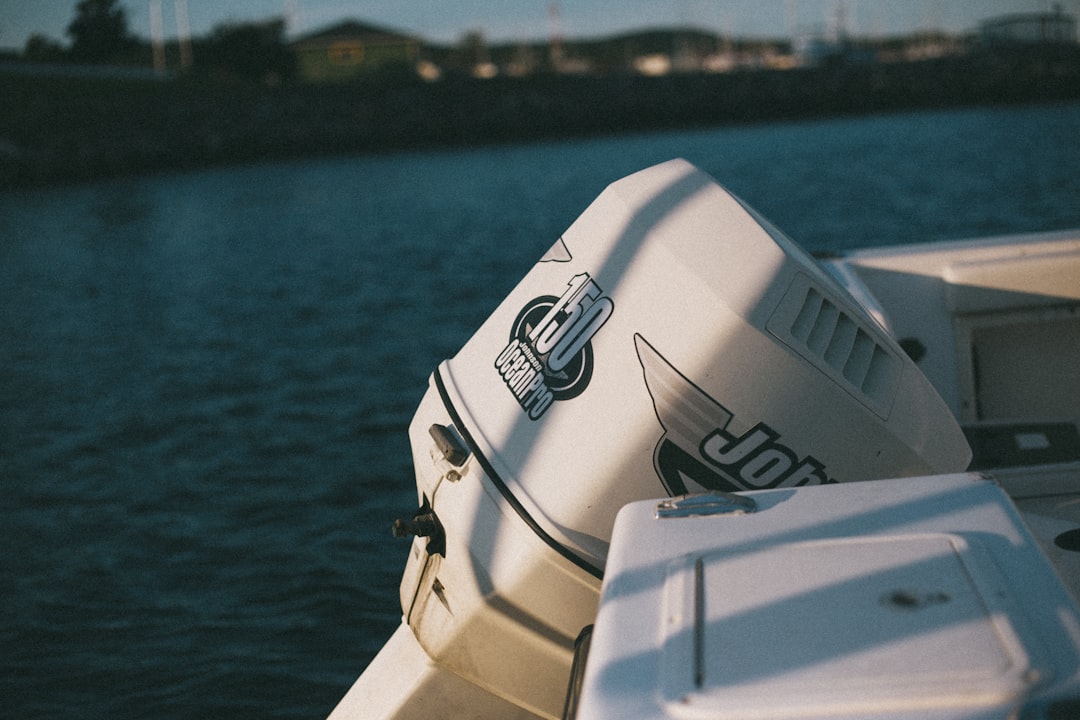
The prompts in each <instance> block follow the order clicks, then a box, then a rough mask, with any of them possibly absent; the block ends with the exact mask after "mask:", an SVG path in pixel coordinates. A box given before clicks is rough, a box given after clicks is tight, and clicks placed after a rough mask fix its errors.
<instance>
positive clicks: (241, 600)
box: [0, 105, 1080, 718]
mask: <svg viewBox="0 0 1080 720" xmlns="http://www.w3.org/2000/svg"><path fill="white" fill-rule="evenodd" d="M1078 138H1080V106H1077V105H1064V106H1047V107H1028V108H1019V109H978V110H964V111H953V112H935V113H918V114H905V115H892V116H882V117H870V118H860V119H841V120H831V121H821V122H813V123H802V124H784V125H763V126H756V127H744V128H728V129H716V130H701V131H694V132H678V133H664V134H650V135H636V136H629V137H619V138H606V139H595V140H588V141H580V142H564V143H547V144H537V145H517V146H507V147H499V148H487V149H476V150H467V151H448V152H433V153H424V154H404V155H393V156H384V157H365V158H346V159H333V160H318V161H310V162H296V163H281V164H268V165H262V166H253V167H245V168H237V169H227V170H215V171H207V172H199V173H193V174H182V175H162V176H152V177H143V178H131V179H122V180H115V181H109V182H104V183H101V184H96V185H90V186H79V187H71V188H61V189H50V190H39V191H33V192H17V193H8V194H6V195H5V194H0V482H2V487H3V495H2V497H0V540H2V543H3V545H2V547H3V550H2V552H0V603H2V605H0V607H2V608H3V618H4V620H3V622H2V623H0V697H2V698H3V705H4V707H5V714H8V715H9V716H10V717H18V718H31V717H49V718H64V717H72V718H75V717H78V718H82V717H109V718H129V717H130V718H134V717H148V716H156V717H190V718H205V717H230V718H242V717H260V718H262V717H290V718H312V717H321V716H323V715H325V714H326V713H327V712H329V711H330V709H331V708H332V707H333V705H334V704H335V702H336V701H337V699H338V698H339V697H340V696H341V695H342V694H343V693H344V692H345V690H346V689H347V687H348V686H349V684H350V683H351V682H352V681H353V679H354V678H355V677H356V675H357V674H358V673H359V672H360V670H361V669H362V668H363V667H364V665H365V664H366V663H367V662H368V661H369V660H370V659H371V657H372V656H373V655H374V653H375V652H376V651H377V650H378V648H379V646H380V645H381V644H382V642H383V641H384V640H385V639H386V638H387V637H388V636H389V635H390V633H391V632H392V630H393V628H394V627H395V626H396V624H397V622H398V618H399V614H400V610H399V608H398V606H397V602H398V601H397V583H398V579H399V575H400V572H401V569H402V567H403V564H404V559H405V554H406V551H407V546H406V544H404V543H403V542H402V543H400V544H399V543H396V542H395V541H394V540H393V539H392V538H391V537H390V533H389V523H390V520H391V519H392V518H393V517H394V516H396V515H399V514H402V513H404V512H406V511H409V510H411V509H412V507H413V505H414V498H415V495H414V489H413V485H412V474H411V468H410V460H409V452H408V442H407V438H406V436H405V431H406V425H407V423H408V421H409V418H410V417H411V414H412V411H413V408H414V406H415V404H416V403H417V402H418V400H419V398H420V396H421V394H422V392H423V390H424V388H425V385H426V382H427V376H428V374H429V372H430V371H431V370H432V369H433V368H434V366H435V365H436V363H438V361H439V360H441V359H443V358H445V357H448V356H450V355H452V354H453V353H454V352H456V350H457V349H458V348H459V347H460V346H461V345H462V344H463V343H464V342H465V340H466V339H467V338H468V336H469V335H470V333H471V332H472V330H473V329H475V328H476V327H477V326H478V325H479V324H480V322H481V321H482V320H483V319H484V318H485V317H486V316H487V314H488V313H489V312H490V311H491V310H492V309H493V308H494V306H495V305H496V304H497V303H498V301H499V300H500V299H501V298H502V297H503V296H504V295H505V294H506V292H507V291H508V290H509V289H510V288H511V287H512V286H513V285H514V284H515V283H516V282H517V281H518V279H519V278H520V277H521V276H522V275H523V274H524V273H525V272H526V270H527V269H528V268H529V266H530V265H531V264H532V263H533V262H534V261H535V260H536V259H537V258H539V256H540V255H541V254H542V253H543V252H544V250H546V249H547V247H548V246H549V245H550V244H551V243H552V241H553V240H554V239H556V238H557V237H558V236H559V234H560V233H561V232H562V231H563V230H564V229H565V228H566V227H567V226H568V225H569V224H570V223H571V222H572V221H573V219H574V218H575V217H576V216H577V215H578V214H579V213H580V212H581V211H582V210H583V209H584V208H585V206H586V205H587V204H588V203H589V202H590V201H591V199H592V198H593V197H595V196H596V195H597V194H598V193H599V192H600V191H601V190H602V189H603V187H604V186H605V185H606V184H607V183H609V182H612V181H614V180H616V179H618V178H619V177H621V176H623V175H625V174H628V173H630V172H633V171H635V170H639V169H641V168H644V167H646V166H648V165H651V164H653V163H656V162H660V161H663V160H667V159H669V158H672V157H676V156H681V157H685V158H687V159H689V160H691V161H692V162H694V163H696V164H698V165H699V166H700V167H702V168H703V169H704V170H706V171H707V172H709V173H711V174H712V175H713V176H714V177H716V178H717V179H718V180H719V181H720V182H721V183H722V184H724V185H726V186H728V187H729V188H730V189H731V190H732V191H734V192H735V193H737V194H739V195H740V196H742V197H743V199H744V200H746V201H747V202H748V203H749V204H751V205H753V206H754V207H756V208H757V209H758V210H760V211H761V212H762V213H763V214H764V215H766V216H768V217H770V218H771V219H772V220H773V221H774V222H775V223H776V224H777V225H778V226H780V227H781V228H783V229H784V230H786V231H787V232H788V234H790V235H791V236H793V237H794V238H795V239H796V240H798V241H799V242H801V243H802V244H803V245H805V246H806V247H808V248H810V249H815V250H838V249H842V248H845V247H853V246H862V245H881V244H895V243H907V242H913V241H935V240H941V239H948V238H956V237H970V236H978V235H985V234H999V233H1012V232H1026V231H1037V230H1052V229H1061V228H1066V227H1080V172H1078V171H1077V168H1080V140H1078Z"/></svg>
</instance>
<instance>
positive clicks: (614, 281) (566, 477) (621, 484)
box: [335, 160, 970, 718]
mask: <svg viewBox="0 0 1080 720" xmlns="http://www.w3.org/2000/svg"><path fill="white" fill-rule="evenodd" d="M410 436H411V439H412V444H413V456H414V462H415V465H416V474H417V493H418V501H419V504H420V510H419V511H417V513H416V515H415V516H414V517H413V518H412V519H411V520H408V521H402V522H399V523H398V524H397V528H398V530H399V531H400V532H401V533H403V534H404V533H412V534H415V535H417V537H416V538H415V539H414V541H413V547H412V552H411V555H410V558H409V562H408V566H407V568H406V571H405V576H404V578H403V580H402V584H401V603H402V609H403V612H404V617H403V625H402V627H401V628H400V629H399V631H398V632H397V634H395V636H394V638H392V639H391V641H390V643H388V644H387V646H386V648H384V650H383V652H382V653H380V655H379V656H378V657H377V658H376V659H375V660H374V661H373V662H372V664H371V665H370V666H369V668H368V670H367V671H365V673H364V675H362V676H361V678H360V680H358V681H357V684H356V685H355V686H354V688H353V689H352V690H351V691H350V693H349V694H348V695H347V696H346V698H345V699H344V700H343V701H342V703H341V705H340V706H339V707H338V709H337V710H336V711H335V717H350V716H352V715H353V714H354V713H356V714H357V716H359V715H361V714H362V715H363V716H364V717H395V718H396V717H401V718H405V717H419V716H421V715H420V713H422V712H426V711H428V710H432V711H437V712H438V715H439V717H443V718H447V717H459V716H460V717H469V718H476V717H488V716H490V717H499V718H507V717H537V716H538V717H558V716H559V713H560V712H561V709H562V703H563V699H564V691H565V688H566V684H565V683H566V679H567V678H568V676H569V670H570V664H571V660H572V654H573V640H574V637H575V636H576V634H577V632H578V631H579V630H580V629H581V628H582V627H583V626H585V625H587V624H589V623H590V622H592V619H593V615H594V613H595V611H596V602H597V594H598V591H599V587H600V578H601V577H602V572H603V567H604V563H605V559H606V554H607V549H608V543H609V541H610V539H611V532H612V526H613V524H614V520H615V516H616V513H617V512H618V511H619V509H620V508H621V507H623V506H624V505H626V504H627V503H630V502H633V501H636V500H641V499H645V498H652V497H655V496H657V495H662V494H664V493H667V494H670V495H679V494H684V493H688V492H697V491H702V490H721V491H736V492H737V491H741V490H759V489H766V488H776V487H794V486H802V485H815V484H823V483H833V482H844V481H855V480H870V479H878V478H893V477H900V476H912V475H928V474H937V473H947V472H955V471H960V470H963V469H964V468H965V467H966V466H967V464H968V461H969V459H970V451H969V449H968V446H967V443H966V441H965V439H964V436H963V434H962V433H961V430H960V428H959V426H958V425H957V423H956V421H955V420H954V418H953V416H952V415H951V413H950V412H949V410H948V409H947V407H946V405H945V403H944V402H943V401H942V400H941V398H940V397H939V396H938V394H937V392H936V391H935V390H934V389H933V387H932V386H931V385H930V383H929V382H928V381H927V380H926V378H925V377H924V376H923V374H922V373H921V372H920V371H919V370H918V368H916V366H915V364H914V363H913V362H912V361H911V360H910V359H909V358H908V357H907V356H906V355H905V353H904V352H903V350H901V349H900V347H899V346H898V345H897V343H896V342H895V341H894V340H893V339H892V338H891V337H890V336H889V334H888V333H887V331H886V330H885V329H883V327H882V326H881V325H880V324H879V322H878V321H876V320H875V319H874V318H873V317H872V315H871V314H870V313H868V312H867V311H866V309H865V308H864V307H863V306H862V305H860V303H858V302H857V301H855V300H854V299H853V297H852V295H851V294H850V293H848V292H847V291H846V290H845V289H844V288H843V287H842V286H841V285H840V284H839V283H838V282H837V281H836V280H835V279H834V278H833V277H831V276H830V275H828V274H826V273H825V272H823V271H822V270H821V268H820V267H819V265H818V263H817V262H816V261H814V260H813V259H812V258H811V257H809V256H808V255H807V254H806V253H804V252H803V251H802V250H801V249H800V248H799V247H798V246H797V245H795V244H794V243H793V242H792V241H791V240H789V239H788V238H787V237H785V236H784V235H783V234H782V233H780V232H779V231H778V230H777V229H776V228H774V227H772V226H771V225H770V224H769V223H768V222H766V221H765V220H764V219H762V218H761V217H760V216H758V215H757V214H756V213H755V212H754V211H753V210H751V209H749V208H748V207H746V206H745V205H744V204H743V203H742V202H741V201H739V200H738V199H737V198H735V197H733V196H732V195H731V194H729V193H728V192H727V191H726V190H724V189H723V188H722V187H721V186H719V185H718V184H717V183H716V182H715V181H713V180H712V179H711V178H710V177H708V176H707V175H705V174H704V173H702V172H700V171H699V170H697V169H696V168H694V167H693V166H692V165H690V164H689V163H687V162H685V161H682V160H673V161H670V162H667V163H664V164H662V165H658V166H656V167H653V168H650V169H648V170H644V171H642V172H639V173H636V174H634V175H631V176H629V177H627V178H624V179H623V180H620V181H618V182H616V183H614V184H612V185H611V186H610V187H608V188H607V189H606V190H605V191H604V192H603V193H602V194H601V195H600V197H599V198H597V200H596V201H595V202H593V204H592V205H590V206H589V208H588V209H587V210H586V211H585V212H584V213H583V214H582V215H581V217H580V218H578V220H577V221H576V222H575V223H574V224H573V225H572V226H571V227H570V228H569V229H568V230H567V231H566V233H565V234H564V235H563V236H562V237H561V238H560V239H559V240H558V241H557V242H556V243H555V245H554V246H553V247H552V248H551V249H550V250H549V251H548V252H547V254H546V255H545V256H544V257H543V258H541V260H540V262H538V263H537V264H536V265H535V266H534V267H533V269H532V270H531V271H530V272H529V273H528V274H527V275H526V276H525V278H524V280H523V281H522V282H521V283H520V284H519V285H518V286H517V287H516V288H515V289H514V290H513V291H512V292H511V293H510V295H509V296H508V297H507V298H506V299H505V300H504V301H503V302H502V304H500V305H499V307H498V308H497V309H496V310H495V312H494V313H492V315H491V317H490V318H488V320H487V321H486V322H485V323H484V324H483V325H482V326H481V327H480V329H479V330H478V331H477V332H476V334H475V335H474V336H473V337H472V338H471V339H470V340H469V341H468V343H466V345H465V346H464V347H463V348H462V349H461V351H460V352H459V353H458V354H457V355H456V356H455V357H454V358H452V359H450V360H447V361H445V362H444V363H442V364H441V365H440V366H439V367H438V368H437V369H436V370H435V372H434V374H433V375H432V378H431V385H430V388H429V390H428V392H427V394H426V395H425V397H424V399H423V401H422V402H421V404H420V407H419V409H418V410H417V413H416V416H415V417H414V419H413V423H412V426H411V427H410ZM406 668H408V669H406Z"/></svg>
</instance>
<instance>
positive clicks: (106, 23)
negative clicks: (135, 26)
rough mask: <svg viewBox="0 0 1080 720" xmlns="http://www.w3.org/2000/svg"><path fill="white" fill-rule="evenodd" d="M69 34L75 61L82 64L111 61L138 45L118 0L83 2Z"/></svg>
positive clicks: (78, 7)
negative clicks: (133, 45) (129, 33)
mask: <svg viewBox="0 0 1080 720" xmlns="http://www.w3.org/2000/svg"><path fill="white" fill-rule="evenodd" d="M67 34H68V35H69V36H70V37H71V51H70V54H71V58H72V59H73V60H78V61H81V62H90V63H103V62H109V61H110V60H113V59H115V58H116V57H117V56H120V55H123V54H124V53H126V52H127V51H128V50H129V49H130V48H131V46H132V44H133V43H134V40H133V38H132V37H131V36H130V35H128V25H127V15H126V14H125V13H124V9H123V8H122V7H117V4H116V0H81V2H80V3H79V4H78V5H76V6H75V19H74V20H72V21H71V24H70V25H68V28H67Z"/></svg>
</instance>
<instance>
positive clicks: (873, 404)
mask: <svg viewBox="0 0 1080 720" xmlns="http://www.w3.org/2000/svg"><path fill="white" fill-rule="evenodd" d="M869 327H870V325H869V323H867V322H864V321H863V320H862V319H860V318H857V317H856V316H854V315H853V313H852V312H850V311H849V310H848V309H847V308H842V307H841V306H840V305H839V304H838V303H836V302H834V301H833V300H832V299H830V298H829V297H828V296H826V295H825V293H824V292H822V291H821V290H820V289H818V288H817V287H815V286H814V285H812V284H811V283H810V279H809V278H808V277H807V276H805V275H803V274H801V273H800V274H799V275H797V276H796V278H795V280H794V281H793V282H792V285H791V288H789V290H788V292H787V294H786V295H785V296H784V299H783V300H782V301H781V303H780V307H778V308H777V310H776V312H775V313H774V314H773V317H772V318H771V319H770V320H769V323H768V328H769V331H770V332H771V333H772V334H773V335H775V336H777V337H778V338H780V339H781V340H783V341H784V342H785V343H786V344H787V345H788V346H789V347H791V348H792V349H793V350H795V351H796V352H798V353H799V354H800V355H802V356H803V357H804V358H806V359H807V360H809V361H810V362H812V363H813V364H814V365H816V366H817V367H818V368H819V369H821V370H822V371H823V372H824V373H825V374H827V375H829V376H830V377H831V378H833V379H834V380H836V381H837V382H838V383H840V385H841V386H843V387H844V388H845V389H846V390H848V391H849V392H851V393H852V394H853V395H854V396H855V397H857V398H858V399H859V400H861V401H862V402H863V403H864V404H865V405H866V406H867V407H869V408H870V409H872V410H873V411H874V412H875V413H877V414H878V415H880V416H881V417H882V418H886V419H887V418H888V414H889V411H890V409H891V407H892V401H893V397H894V395H895V391H896V386H897V383H898V381H899V376H900V371H901V368H902V365H901V363H900V360H899V359H898V358H897V356H896V355H895V354H894V353H893V352H892V350H891V349H889V348H888V347H887V346H886V345H885V344H884V342H882V341H880V340H879V339H878V337H877V336H876V335H875V334H874V333H872V331H870V330H869Z"/></svg>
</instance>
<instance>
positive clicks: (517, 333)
mask: <svg viewBox="0 0 1080 720" xmlns="http://www.w3.org/2000/svg"><path fill="white" fill-rule="evenodd" d="M614 310H615V304H614V303H613V302H612V301H611V298H609V297H607V296H606V295H604V293H603V291H602V290H601V289H600V286H599V285H597V284H596V281H595V280H593V279H592V278H591V277H589V274H588V273H581V274H579V275H575V276H574V277H572V278H570V281H569V282H568V283H567V285H566V291H565V292H563V294H562V295H560V296H558V297H555V296H554V295H543V296H541V297H538V298H535V299H534V300H532V301H531V302H529V303H528V304H527V305H526V306H525V307H524V308H523V309H522V310H521V312H520V313H518V316H517V318H516V320H515V321H514V327H513V328H511V331H510V341H509V342H508V343H507V344H506V346H505V347H504V348H503V350H502V352H500V353H499V355H498V356H497V357H496V358H495V369H496V370H498V372H499V374H500V375H501V376H502V379H503V382H504V383H505V384H506V387H507V388H508V389H509V390H510V392H511V393H512V394H513V396H514V398H515V399H517V401H518V404H520V405H521V407H522V409H523V410H524V411H525V412H526V414H527V415H528V416H529V418H530V419H532V420H538V419H540V418H541V417H542V416H543V414H544V413H545V412H547V409H548V408H549V407H551V403H552V402H554V401H555V400H568V399H570V398H573V397H577V396H578V395H580V394H581V393H582V392H583V391H584V390H585V387H586V386H587V385H588V384H589V380H590V378H591V377H592V365H593V353H592V338H593V336H594V335H596V333H597V331H598V330H600V328H601V327H603V325H604V323H606V322H607V320H608V318H610V317H611V313H612V312H614Z"/></svg>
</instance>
